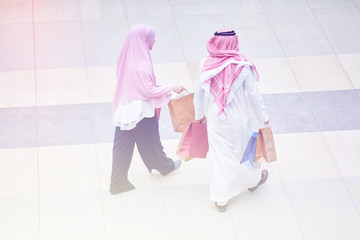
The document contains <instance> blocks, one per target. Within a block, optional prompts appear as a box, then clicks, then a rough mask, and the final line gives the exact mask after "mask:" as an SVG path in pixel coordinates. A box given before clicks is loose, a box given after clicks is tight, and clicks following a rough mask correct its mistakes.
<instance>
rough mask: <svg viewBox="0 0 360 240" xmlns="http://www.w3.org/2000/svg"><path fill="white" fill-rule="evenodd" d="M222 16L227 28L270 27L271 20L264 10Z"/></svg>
mask: <svg viewBox="0 0 360 240" xmlns="http://www.w3.org/2000/svg"><path fill="white" fill-rule="evenodd" d="M220 17H221V19H222V21H223V23H224V25H225V27H226V28H231V29H234V28H245V27H270V22H269V20H268V18H267V16H266V14H265V13H264V12H252V13H247V12H244V13H241V14H235V13H231V14H222V15H220Z"/></svg>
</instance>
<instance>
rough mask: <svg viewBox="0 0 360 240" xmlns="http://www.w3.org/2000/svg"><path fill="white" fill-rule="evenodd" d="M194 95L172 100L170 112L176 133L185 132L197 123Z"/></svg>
mask: <svg viewBox="0 0 360 240" xmlns="http://www.w3.org/2000/svg"><path fill="white" fill-rule="evenodd" d="M193 99H194V93H190V94H186V95H182V96H180V97H178V98H175V99H171V100H170V102H169V112H170V117H171V122H172V125H173V128H174V131H175V132H184V130H185V128H186V127H187V126H189V125H190V123H192V122H194V121H195V108H194V103H193Z"/></svg>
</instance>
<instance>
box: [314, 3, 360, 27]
mask: <svg viewBox="0 0 360 240" xmlns="http://www.w3.org/2000/svg"><path fill="white" fill-rule="evenodd" d="M313 12H314V14H315V16H316V18H317V19H318V20H319V22H320V23H326V22H332V23H333V22H359V21H360V12H359V10H358V9H357V8H356V7H353V8H328V9H315V10H313Z"/></svg>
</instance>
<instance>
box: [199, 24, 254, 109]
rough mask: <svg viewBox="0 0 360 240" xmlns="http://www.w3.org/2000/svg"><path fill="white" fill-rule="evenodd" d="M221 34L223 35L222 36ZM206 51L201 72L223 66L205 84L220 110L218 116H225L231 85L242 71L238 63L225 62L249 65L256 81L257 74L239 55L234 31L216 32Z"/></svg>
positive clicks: (245, 59)
mask: <svg viewBox="0 0 360 240" xmlns="http://www.w3.org/2000/svg"><path fill="white" fill-rule="evenodd" d="M218 34H220V35H218ZM221 34H224V36H222V35H221ZM207 50H208V52H209V56H208V57H207V58H206V60H205V62H204V65H203V69H202V72H205V71H209V70H213V69H215V68H218V67H221V66H223V68H222V69H221V71H220V72H219V73H217V74H216V75H215V76H213V77H212V78H210V79H208V80H206V81H205V82H206V83H208V84H209V85H210V93H211V94H212V95H213V97H214V99H215V102H216V104H217V106H218V107H219V109H220V112H219V115H221V114H222V113H224V114H225V115H226V113H225V108H226V105H227V96H228V94H229V92H230V91H231V86H232V83H233V82H234V80H235V79H236V78H237V77H238V76H239V75H240V73H241V71H242V69H243V66H241V67H240V68H238V63H230V64H226V62H228V61H231V60H233V61H241V62H248V63H249V64H251V65H250V66H251V69H252V71H253V72H254V73H255V74H256V80H258V73H257V71H256V68H255V66H254V65H253V64H252V63H251V62H250V61H249V60H248V59H247V58H246V57H245V56H244V55H242V54H240V53H239V41H238V37H237V36H236V35H235V32H234V31H230V30H228V29H223V30H220V31H218V32H216V33H215V35H214V36H212V37H211V38H210V40H209V42H208V43H207Z"/></svg>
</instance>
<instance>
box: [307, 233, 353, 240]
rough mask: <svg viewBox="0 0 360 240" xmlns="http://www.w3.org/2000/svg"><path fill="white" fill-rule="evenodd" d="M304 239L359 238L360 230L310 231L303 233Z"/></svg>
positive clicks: (335, 239)
mask: <svg viewBox="0 0 360 240" xmlns="http://www.w3.org/2000/svg"><path fill="white" fill-rule="evenodd" d="M303 236H304V238H303V239H304V240H319V239H327V240H342V239H347V240H358V239H359V238H360V231H338V232H334V231H330V232H312V233H303Z"/></svg>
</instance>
